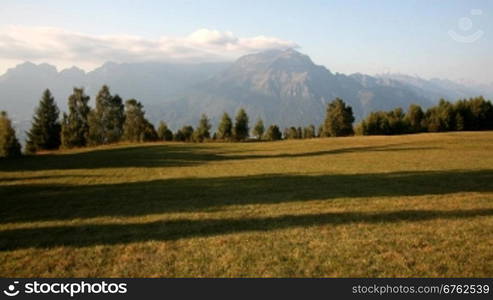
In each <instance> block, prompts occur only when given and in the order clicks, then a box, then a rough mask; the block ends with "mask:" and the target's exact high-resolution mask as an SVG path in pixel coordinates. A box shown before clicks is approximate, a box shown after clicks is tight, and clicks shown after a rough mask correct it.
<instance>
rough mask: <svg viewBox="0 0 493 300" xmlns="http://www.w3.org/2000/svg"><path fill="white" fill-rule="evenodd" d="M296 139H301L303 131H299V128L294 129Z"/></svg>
mask: <svg viewBox="0 0 493 300" xmlns="http://www.w3.org/2000/svg"><path fill="white" fill-rule="evenodd" d="M296 138H297V139H302V138H303V129H301V127H298V128H296Z"/></svg>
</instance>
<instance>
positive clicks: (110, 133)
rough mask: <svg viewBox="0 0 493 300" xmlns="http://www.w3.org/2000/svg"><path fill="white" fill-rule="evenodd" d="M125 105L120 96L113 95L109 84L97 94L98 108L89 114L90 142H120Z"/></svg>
mask: <svg viewBox="0 0 493 300" xmlns="http://www.w3.org/2000/svg"><path fill="white" fill-rule="evenodd" d="M124 122H125V119H124V106H123V103H122V99H121V98H120V96H118V95H115V96H112V95H111V93H110V89H109V87H108V86H107V85H103V87H102V88H101V89H100V90H99V92H98V94H97V96H96V108H95V109H94V110H92V111H91V114H90V116H89V143H90V144H91V145H101V144H108V143H114V142H118V141H119V140H120V139H121V137H122V134H123V123H124Z"/></svg>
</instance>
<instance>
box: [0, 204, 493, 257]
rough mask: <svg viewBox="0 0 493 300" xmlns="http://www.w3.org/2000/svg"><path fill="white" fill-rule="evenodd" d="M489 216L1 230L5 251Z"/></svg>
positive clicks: (397, 214) (401, 214)
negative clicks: (355, 224) (352, 224)
mask: <svg viewBox="0 0 493 300" xmlns="http://www.w3.org/2000/svg"><path fill="white" fill-rule="evenodd" d="M484 216H493V209H474V210H451V211H439V210H401V211H392V212H378V213H360V212H340V213H339V212H337V213H324V214H307V215H286V216H280V217H267V218H244V219H203V220H187V219H179V220H172V221H158V222H152V223H131V224H102V225H80V226H54V227H41V228H27V229H14V230H6V231H0V251H10V250H16V249H24V248H46V247H57V246H73V247H86V246H93V245H114V244H127V243H135V242H146V241H169V240H179V239H184V238H192V237H208V236H215V235H222V234H229V233H241V232H259V231H272V230H280V229H286V228H293V227H304V228H306V227H311V226H323V225H334V226H336V225H344V224H351V223H366V224H380V223H382V224H386V223H396V222H419V221H427V220H435V219H464V218H475V217H484Z"/></svg>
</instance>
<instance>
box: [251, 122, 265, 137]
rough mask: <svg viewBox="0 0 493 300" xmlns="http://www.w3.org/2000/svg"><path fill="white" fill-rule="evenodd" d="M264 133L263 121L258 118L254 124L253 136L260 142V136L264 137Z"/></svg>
mask: <svg viewBox="0 0 493 300" xmlns="http://www.w3.org/2000/svg"><path fill="white" fill-rule="evenodd" d="M264 131H265V127H264V121H262V119H260V118H259V119H258V120H257V123H256V124H255V127H254V128H253V135H254V136H256V137H257V139H258V140H261V139H262V136H263V135H264Z"/></svg>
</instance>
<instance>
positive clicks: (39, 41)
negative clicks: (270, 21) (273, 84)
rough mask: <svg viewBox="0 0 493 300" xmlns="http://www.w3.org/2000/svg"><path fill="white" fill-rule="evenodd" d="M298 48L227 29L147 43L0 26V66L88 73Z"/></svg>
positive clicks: (50, 29)
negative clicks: (111, 65) (120, 65)
mask: <svg viewBox="0 0 493 300" xmlns="http://www.w3.org/2000/svg"><path fill="white" fill-rule="evenodd" d="M296 47H298V46H297V45H296V44H295V43H294V42H292V41H287V40H282V39H279V38H275V37H266V36H256V37H237V36H235V35H234V34H233V33H232V32H229V31H226V32H222V31H218V30H211V29H199V30H197V31H195V32H193V33H191V34H190V35H187V36H185V37H168V36H161V37H159V38H157V39H149V38H143V37H139V36H134V35H90V34H84V33H80V32H73V31H68V30H64V29H60V28H54V27H25V26H4V27H0V57H1V60H3V61H4V62H13V61H18V62H20V61H27V60H29V61H33V62H48V63H51V64H55V65H57V66H59V67H65V66H71V65H76V66H80V67H83V68H86V69H91V68H94V67H96V66H98V65H100V64H102V63H104V62H106V61H114V62H143V61H182V62H203V61H221V60H229V59H234V58H237V57H239V56H241V55H244V54H247V53H251V52H257V51H262V50H267V49H285V48H296ZM1 63H2V61H0V64H1Z"/></svg>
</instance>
